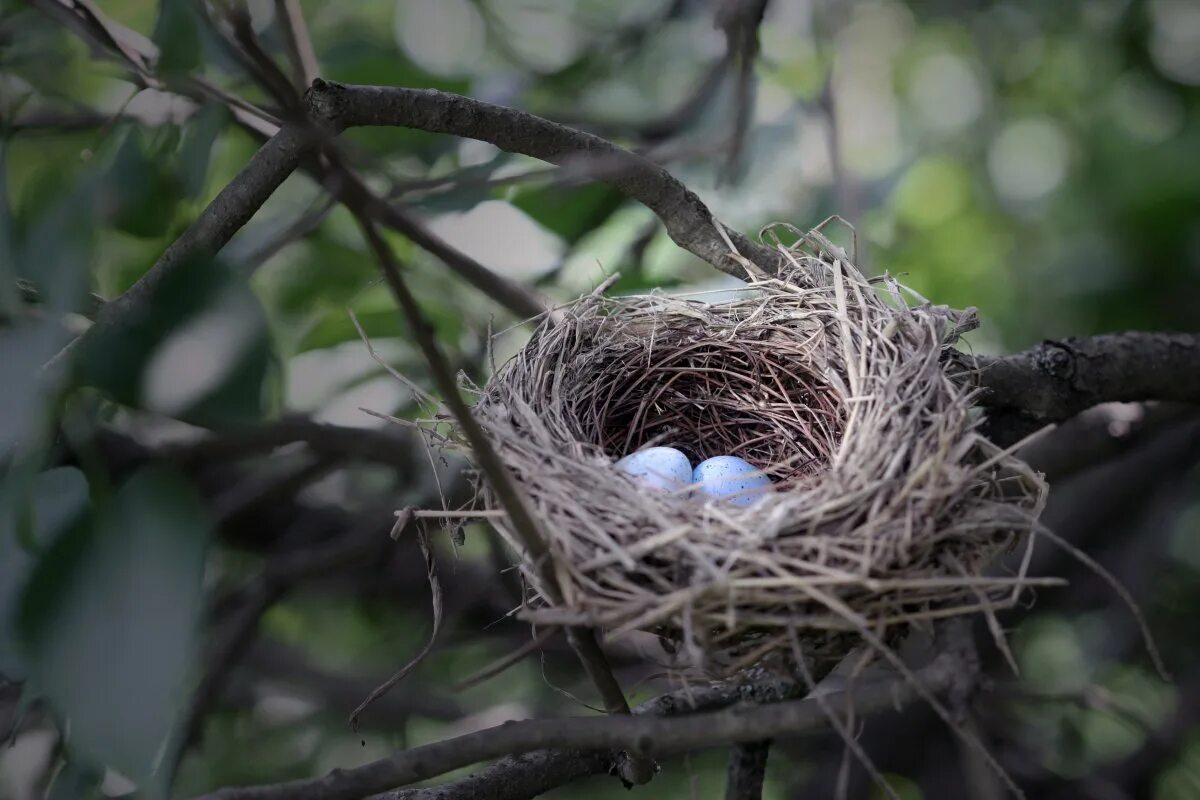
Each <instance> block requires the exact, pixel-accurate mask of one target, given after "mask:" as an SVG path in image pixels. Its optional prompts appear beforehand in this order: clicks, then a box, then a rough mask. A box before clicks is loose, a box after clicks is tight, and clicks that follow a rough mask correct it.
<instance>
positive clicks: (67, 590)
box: [18, 469, 210, 797]
mask: <svg viewBox="0 0 1200 800" xmlns="http://www.w3.org/2000/svg"><path fill="white" fill-rule="evenodd" d="M209 529H210V524H209V522H208V520H207V513H206V509H205V508H204V505H203V503H202V502H201V501H200V499H199V497H197V496H196V494H195V492H194V491H193V490H192V488H191V487H190V486H189V485H187V484H186V483H184V482H183V481H182V480H180V479H179V478H177V477H175V476H174V475H173V474H172V473H169V472H167V471H164V470H158V469H147V470H143V471H141V472H139V473H137V474H135V475H134V477H133V478H131V479H130V480H129V481H128V482H127V483H126V484H125V485H124V486H123V487H121V489H120V490H119V491H118V492H117V493H116V495H115V496H114V497H113V499H112V501H111V502H110V503H109V504H108V505H107V507H104V508H101V509H100V510H99V511H98V513H97V514H96V516H95V517H94V522H93V523H92V524H78V525H75V526H73V527H72V528H70V529H69V530H68V531H67V532H66V533H65V534H64V535H62V536H60V537H59V538H58V539H57V540H56V541H55V542H54V543H53V544H52V545H51V546H50V547H48V548H47V549H46V550H45V552H44V553H43V554H42V556H41V558H39V560H38V563H37V566H36V567H35V569H34V572H33V575H32V577H31V579H30V581H29V584H28V586H27V587H26V589H25V591H24V593H23V596H22V600H21V608H20V613H19V618H18V626H19V627H18V630H19V633H20V636H21V639H22V642H23V644H24V646H25V649H26V652H27V654H28V664H29V668H30V675H29V685H30V686H31V687H32V689H33V691H35V692H37V693H39V694H40V695H42V696H43V697H45V698H46V700H47V701H48V703H49V704H50V707H51V708H52V709H53V710H54V712H55V713H56V714H57V715H58V716H59V717H60V718H61V720H60V721H61V726H60V729H61V730H64V731H68V732H69V740H68V742H67V751H68V753H70V755H71V756H72V757H73V758H76V759H78V760H80V761H81V762H84V763H86V764H89V765H94V766H97V767H99V766H107V767H112V768H113V769H116V770H118V771H119V772H121V773H122V774H123V775H125V776H126V777H128V778H129V779H130V780H132V781H134V782H135V783H137V784H138V786H139V787H140V789H141V792H142V794H143V796H148V797H154V796H161V794H162V790H163V788H164V786H163V774H162V771H161V770H158V769H157V767H158V764H159V763H160V761H161V759H162V758H163V756H164V755H166V754H168V753H170V752H171V747H172V746H173V744H174V742H175V735H174V733H175V729H176V723H177V720H178V717H179V711H180V709H181V708H182V705H183V701H184V694H185V688H186V678H187V676H188V673H189V671H190V669H191V666H192V664H193V663H194V660H195V651H196V632H197V627H198V624H199V621H200V615H201V609H202V599H203V593H202V585H201V579H202V576H203V572H204V552H205V546H206V543H207V540H208V536H209Z"/></svg>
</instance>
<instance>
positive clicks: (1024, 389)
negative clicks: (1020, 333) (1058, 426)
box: [976, 333, 1200, 422]
mask: <svg viewBox="0 0 1200 800" xmlns="http://www.w3.org/2000/svg"><path fill="white" fill-rule="evenodd" d="M976 363H977V364H978V367H979V369H980V375H979V382H980V385H981V386H983V388H985V389H986V390H987V391H986V393H985V394H984V395H983V397H982V398H981V402H982V403H983V404H984V405H985V406H989V407H991V408H996V409H1013V410H1019V411H1023V412H1025V413H1027V414H1030V415H1032V416H1033V417H1036V418H1037V419H1043V420H1046V421H1048V422H1054V421H1059V420H1064V419H1067V418H1068V417H1073V416H1074V415H1076V414H1078V413H1079V412H1080V411H1083V410H1084V409H1086V408H1090V407H1091V406H1094V405H1097V404H1098V403H1107V402H1114V401H1115V402H1125V401H1134V400H1174V401H1178V402H1182V403H1189V402H1190V403H1195V402H1200V334H1195V333H1114V334H1106V335H1102V336H1091V337H1072V338H1070V339H1063V340H1061V341H1047V342H1042V343H1041V344H1039V345H1035V346H1034V347H1031V348H1030V349H1028V350H1025V351H1023V352H1020V353H1016V354H1015V355H1011V356H1005V357H1003V358H986V359H985V358H980V359H976Z"/></svg>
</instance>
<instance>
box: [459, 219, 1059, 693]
mask: <svg viewBox="0 0 1200 800" xmlns="http://www.w3.org/2000/svg"><path fill="white" fill-rule="evenodd" d="M775 246H776V248H777V249H778V251H779V252H780V253H781V254H783V256H784V257H785V258H786V260H787V264H788V267H787V268H786V269H785V270H784V271H783V272H781V273H780V274H779V275H778V276H776V277H774V278H763V279H758V280H752V281H751V282H750V284H749V285H748V287H747V290H746V291H745V292H744V293H742V296H740V297H739V298H738V299H735V300H733V301H729V302H719V303H709V302H705V301H704V299H703V297H667V296H662V295H657V294H654V295H649V296H638V297H622V298H609V297H605V296H601V295H596V294H593V295H588V296H585V297H583V298H581V299H580V300H579V301H578V302H576V303H574V304H573V305H571V306H570V307H568V308H567V309H565V310H564V312H563V313H562V314H560V315H556V317H555V318H554V319H552V320H550V319H548V320H546V321H544V322H543V323H542V324H541V325H540V326H539V328H538V329H537V331H536V332H535V333H534V335H533V337H532V339H531V340H530V341H529V343H528V344H527V346H525V347H524V348H523V349H522V350H521V352H520V353H519V354H518V355H516V356H515V357H514V358H513V359H511V360H510V361H508V362H507V363H506V364H504V365H503V366H502V367H501V368H500V369H499V370H497V371H496V373H495V375H494V376H493V378H492V380H491V381H489V383H488V384H487V386H485V387H484V388H483V389H482V390H478V391H479V398H478V402H477V405H476V414H477V417H478V418H479V420H480V422H481V423H482V424H483V425H484V428H485V430H486V431H487V433H488V434H489V435H490V437H491V439H492V441H493V442H494V444H495V446H496V448H497V451H498V453H499V455H500V457H501V458H502V460H503V461H504V462H505V464H506V465H507V466H508V468H509V469H510V470H511V472H512V474H513V476H514V477H515V479H516V481H517V482H518V484H519V485H520V487H521V488H522V490H523V492H524V495H525V497H526V499H527V502H528V503H529V506H530V508H531V510H532V511H533V514H534V516H535V518H536V519H537V520H538V523H539V525H540V526H541V533H542V536H543V537H544V538H545V540H546V541H547V543H548V545H549V553H550V555H549V558H550V559H551V560H552V561H553V564H552V566H553V573H554V575H555V576H556V581H557V583H558V587H557V594H559V595H561V601H560V602H557V603H551V602H550V601H549V599H548V597H549V596H550V595H552V594H555V593H550V594H549V595H548V594H547V593H546V592H544V591H543V589H544V587H542V586H541V585H540V580H541V579H540V578H539V574H542V573H540V572H539V570H538V569H536V567H535V565H533V564H530V563H528V562H527V561H526V560H524V559H523V560H522V562H521V563H522V568H523V572H524V574H525V577H526V579H527V582H528V585H529V586H530V587H531V588H530V593H531V594H530V597H529V600H528V603H527V606H526V608H525V609H524V612H523V613H524V614H525V615H526V616H527V617H528V618H529V619H530V620H532V621H534V622H537V623H543V624H587V625H595V626H599V627H602V628H605V629H608V630H609V631H610V632H614V633H619V632H623V631H628V630H634V629H642V630H648V631H653V632H655V633H658V634H659V635H661V636H664V637H666V638H668V639H671V640H674V641H676V642H678V643H679V644H680V645H682V646H683V647H684V648H686V650H687V651H688V652H689V653H691V654H692V655H693V656H694V657H695V658H696V659H697V660H699V661H701V662H702V663H703V664H704V666H705V667H706V668H707V669H709V670H710V671H715V672H721V671H727V670H729V669H732V668H736V667H741V666H746V665H748V664H749V663H751V662H753V661H756V660H758V659H760V658H762V657H763V656H764V655H765V654H767V653H769V652H771V651H772V650H775V649H781V648H785V647H787V646H788V642H789V641H791V642H794V641H795V639H796V636H797V634H799V635H800V636H803V637H804V639H805V642H806V646H807V647H809V648H810V649H812V648H816V649H817V650H820V649H821V648H828V649H832V650H837V651H839V652H841V651H844V650H845V647H846V643H847V641H853V640H857V639H860V638H861V637H864V636H867V637H868V638H870V639H871V640H872V641H880V640H887V638H888V637H889V636H892V635H895V634H897V633H898V632H903V630H905V629H907V628H908V627H909V626H911V625H912V624H914V623H915V622H917V621H919V620H928V619H932V618H937V617H942V616H950V615H955V614H962V613H969V612H974V611H982V612H990V611H991V610H993V609H995V608H998V607H1002V606H1005V605H1009V604H1011V603H1013V602H1015V601H1016V599H1017V597H1018V593H1019V591H1020V589H1021V587H1022V586H1023V585H1024V584H1025V583H1026V581H1027V579H1026V576H1025V574H1024V569H1023V568H1021V569H1019V570H1016V571H1015V572H1013V573H1012V574H999V575H989V574H987V573H985V568H986V567H987V566H988V564H989V563H991V562H992V561H993V560H994V558H995V556H996V555H997V554H998V553H1000V552H1001V551H1003V550H1006V549H1009V548H1011V547H1012V546H1014V545H1015V544H1017V543H1018V541H1019V540H1020V539H1021V538H1022V537H1024V536H1026V535H1027V534H1029V533H1030V532H1031V531H1032V530H1034V527H1035V525H1036V517H1037V514H1038V513H1039V511H1040V508H1041V505H1042V502H1043V499H1044V494H1045V486H1044V484H1043V482H1042V480H1041V478H1040V476H1038V475H1037V474H1036V473H1034V472H1032V471H1031V470H1030V469H1029V468H1028V467H1027V466H1026V465H1025V464H1023V463H1022V462H1021V461H1019V460H1018V459H1016V458H1014V457H1013V456H1012V455H1011V454H1009V453H1007V452H1002V451H1000V450H998V449H997V448H996V447H994V446H993V445H992V444H990V443H989V442H988V441H987V440H986V439H984V438H982V437H981V436H979V435H978V434H977V433H976V431H975V420H974V417H973V415H972V413H971V405H972V404H971V393H970V389H969V387H968V386H967V385H966V382H965V381H963V380H962V379H961V376H956V375H954V374H951V372H950V371H949V370H948V368H947V366H946V364H947V360H946V359H945V358H944V356H945V352H946V350H947V349H948V348H950V347H951V345H953V344H954V342H955V341H956V339H957V337H958V335H959V333H961V331H962V330H964V329H966V328H969V327H970V326H971V325H972V324H973V315H972V313H971V312H957V311H953V310H951V309H947V308H945V307H939V306H933V305H931V304H929V303H928V302H926V301H924V300H923V299H921V298H919V297H916V296H915V295H913V294H912V293H910V292H908V291H907V290H906V289H905V288H904V287H903V286H901V285H900V284H899V283H897V282H896V281H895V280H892V279H890V278H883V279H876V280H870V281H869V280H867V279H866V278H864V276H863V275H862V274H861V273H860V272H859V271H858V270H857V269H856V268H855V267H854V266H853V265H852V264H851V263H850V262H849V259H848V258H847V257H846V254H845V253H844V252H843V251H841V250H840V249H839V248H836V247H835V246H834V245H832V244H831V243H829V242H828V240H826V239H824V237H822V236H821V235H820V234H818V233H815V232H814V233H810V234H807V235H805V236H803V237H802V238H801V241H800V242H799V243H798V244H797V245H795V246H791V247H785V246H783V245H781V244H779V243H778V242H777V241H776V242H775ZM656 444H665V445H670V446H674V447H677V448H679V449H681V450H683V451H684V452H685V453H687V454H688V456H689V457H691V458H692V459H693V463H695V462H696V461H698V460H700V459H704V458H708V457H710V456H714V455H724V454H733V455H738V456H741V457H743V458H745V459H746V460H747V461H749V462H751V463H752V464H754V465H755V466H756V467H758V468H760V469H762V470H764V471H766V472H767V473H768V474H770V475H771V476H772V478H773V481H774V486H773V491H772V492H771V493H770V494H768V495H766V496H765V497H764V498H763V499H761V500H760V501H758V502H756V503H754V504H753V505H751V506H749V507H746V508H736V507H731V506H729V505H726V504H722V503H721V502H719V501H711V500H710V501H708V502H704V501H703V500H700V499H698V498H696V497H693V496H688V495H687V494H686V493H674V494H667V493H659V492H653V491H647V490H644V489H640V488H638V487H637V486H636V485H635V484H634V483H633V482H632V481H631V480H630V479H629V478H628V477H627V476H625V475H624V474H622V473H620V472H618V471H617V470H615V469H614V468H613V466H612V464H613V462H614V461H615V460H616V459H618V458H620V457H621V456H623V455H625V454H628V453H631V452H634V451H636V450H638V449H639V448H641V447H645V446H648V445H656ZM482 496H483V499H484V502H485V503H487V504H488V505H492V506H494V505H495V503H494V498H492V497H491V495H490V493H489V492H488V490H487V488H486V487H483V489H482ZM497 527H498V528H499V530H500V531H501V533H502V534H504V535H505V536H506V538H507V539H508V540H509V542H510V544H511V545H512V546H513V547H514V548H515V549H516V550H517V552H520V551H521V548H520V546H519V544H518V542H519V541H520V540H519V538H518V537H516V536H514V535H513V532H512V531H511V530H509V527H508V522H507V519H506V518H503V517H501V518H499V519H498V525H497Z"/></svg>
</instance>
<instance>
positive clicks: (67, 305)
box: [16, 180, 97, 311]
mask: <svg viewBox="0 0 1200 800" xmlns="http://www.w3.org/2000/svg"><path fill="white" fill-rule="evenodd" d="M96 189H97V183H96V181H95V180H84V181H81V182H80V183H78V184H77V185H75V186H73V187H71V188H69V189H67V190H65V191H64V192H63V193H62V195H60V196H58V197H56V198H55V200H54V202H52V203H51V204H50V205H48V206H47V207H46V208H45V209H44V210H42V211H41V213H40V214H39V215H38V216H37V218H36V219H34V220H32V222H31V224H30V226H29V230H28V231H27V233H26V234H25V236H24V237H23V239H22V241H21V242H20V246H19V247H18V248H17V252H18V254H19V255H18V256H17V262H16V264H17V274H18V276H20V277H21V278H23V279H24V280H26V281H28V282H29V283H30V284H31V285H32V286H34V287H35V288H36V289H37V291H38V297H39V300H40V302H41V303H42V304H43V305H45V306H46V307H48V308H50V309H53V310H55V311H76V310H78V309H79V308H80V306H81V305H82V304H83V302H84V300H85V298H86V297H87V290H88V280H89V275H90V271H91V264H92V261H93V253H94V252H95V224H94V220H93V218H94V211H93V208H94V207H95V205H96V200H97V191H96Z"/></svg>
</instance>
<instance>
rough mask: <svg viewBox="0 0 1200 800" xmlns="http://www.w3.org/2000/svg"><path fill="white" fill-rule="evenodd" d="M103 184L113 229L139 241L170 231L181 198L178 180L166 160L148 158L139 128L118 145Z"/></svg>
mask: <svg viewBox="0 0 1200 800" xmlns="http://www.w3.org/2000/svg"><path fill="white" fill-rule="evenodd" d="M104 184H105V189H106V197H105V200H106V201H107V205H108V206H109V208H110V214H111V222H112V224H113V225H114V226H115V227H117V228H119V229H120V230H123V231H125V232H126V233H129V234H131V235H133V236H139V237H142V238H151V237H156V236H162V235H164V234H166V233H167V232H168V231H169V230H170V228H171V225H172V223H173V222H174V221H175V216H176V211H177V209H178V207H179V198H180V196H181V195H182V186H181V185H180V179H179V176H178V175H176V174H175V172H174V171H173V170H172V169H171V168H170V166H169V164H168V159H165V158H163V157H162V156H161V154H159V155H158V157H152V155H151V153H150V147H149V145H148V143H147V142H146V137H145V136H144V134H143V133H142V132H141V130H140V129H136V128H135V129H133V130H131V131H130V132H129V134H128V135H127V136H126V137H125V140H124V141H123V142H122V143H121V147H120V148H119V149H118V150H117V154H116V156H115V158H114V159H113V163H112V167H111V168H110V169H109V171H108V173H107V174H106V175H105V182H104Z"/></svg>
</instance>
